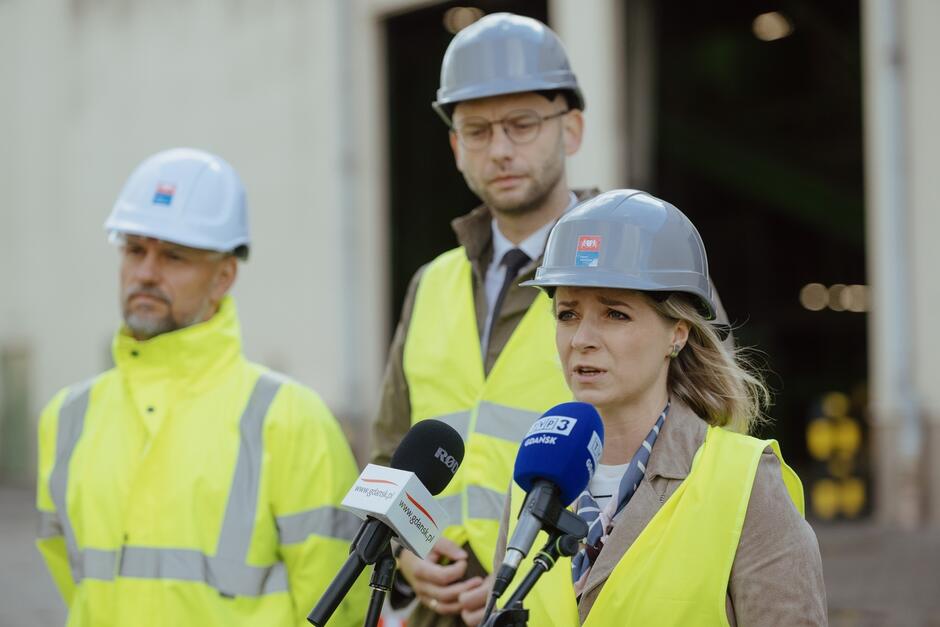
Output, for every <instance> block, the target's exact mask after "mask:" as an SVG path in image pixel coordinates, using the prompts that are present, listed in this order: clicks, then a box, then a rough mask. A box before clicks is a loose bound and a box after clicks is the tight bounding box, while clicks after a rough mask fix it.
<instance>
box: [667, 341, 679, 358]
mask: <svg viewBox="0 0 940 627" xmlns="http://www.w3.org/2000/svg"><path fill="white" fill-rule="evenodd" d="M678 356H679V345H678V344H673V345H672V352H671V353H669V359H675V358H676V357H678Z"/></svg>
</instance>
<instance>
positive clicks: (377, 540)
mask: <svg viewBox="0 0 940 627" xmlns="http://www.w3.org/2000/svg"><path fill="white" fill-rule="evenodd" d="M391 537H392V530H391V529H389V528H388V527H387V526H385V525H384V524H383V523H381V522H379V521H378V520H376V519H374V518H368V519H367V522H366V523H364V524H363V525H362V526H361V527H359V532H358V533H357V534H356V537H355V538H354V539H353V541H352V546H351V547H350V549H349V557H347V558H346V561H345V562H344V563H343V567H342V568H340V571H339V574H337V575H336V577H334V578H333V581H332V583H330V585H329V587H327V589H326V592H324V593H323V596H321V597H320V600H319V601H317V604H316V605H315V606H314V608H313V610H311V612H310V614H309V615H308V616H307V622H308V623H310V624H311V625H316V626H317V627H323V625H326V622H327V621H328V620H330V617H331V616H333V612H335V611H336V608H337V607H339V604H340V602H342V600H343V599H344V598H345V597H346V594H348V593H349V589H350V588H352V587H353V584H354V583H356V579H358V577H359V573H361V572H362V570H363V569H364V568H365V567H366V566H367V565H369V564H375V563H376V562H379V561H381V562H382V564H381V568H377V569H376V570H377V571H380V572H381V575H379V573H374V574H373V577H372V583H373V587H375V585H384V582H385V580H386V579H389V580H391V579H394V577H395V559H394V558H392V559H391V566H389V564H388V563H387V562H386V561H385V557H386V556H388V557H389V558H391V557H392V554H391V549H389V545H388V543H389V540H391ZM389 587H391V583H389ZM387 589H388V588H386V590H387ZM378 592H379V590H378V589H376V591H375V593H378ZM375 593H373V598H374V596H375ZM381 596H382V600H383V601H384V599H385V592H384V591H383V592H381ZM378 611H379V613H381V611H382V609H381V601H380V602H379V610H378ZM369 612H370V615H371V612H372V604H371V603H370V605H369ZM367 624H368V623H367ZM374 624H376V623H373V625H374Z"/></svg>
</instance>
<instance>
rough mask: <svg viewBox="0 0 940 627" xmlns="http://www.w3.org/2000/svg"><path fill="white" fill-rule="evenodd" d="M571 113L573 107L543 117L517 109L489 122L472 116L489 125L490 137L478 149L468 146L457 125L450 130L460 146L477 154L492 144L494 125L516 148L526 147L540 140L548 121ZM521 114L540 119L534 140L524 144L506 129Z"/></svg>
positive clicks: (527, 110) (480, 116) (537, 113)
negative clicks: (508, 123) (507, 123)
mask: <svg viewBox="0 0 940 627" xmlns="http://www.w3.org/2000/svg"><path fill="white" fill-rule="evenodd" d="M571 111H572V109H571V107H567V108H565V109H563V110H561V111H556V112H555V113H550V114H548V115H542V114H541V113H539V112H538V111H535V110H534V109H516V110H514V111H510V112H509V113H507V114H506V115H505V116H503V117H502V118H500V119H498V120H488V119H486V118H485V117H483V116H482V115H474V116H471V117H470V118H469V119H471V120H473V119H480V120H485V121H486V122H487V123H488V126H487V132H488V134H489V135H488V137H487V140H486V143H484V144H482V145H481V146H479V147H476V148H471V147H470V146H468V145H467V143H466V142H465V141H464V138H463V136H462V135H461V133H460V129H458V128H457V125H456V124H451V126H450V130H451V132H452V133H454V135H456V136H457V140H458V141H459V142H460V145H461V146H463V147H464V148H466V149H467V150H470V151H472V152H476V151H478V150H484V149H486V148H487V147H488V146H489V145H490V143H491V142H492V141H493V125H494V124H499V125H500V126H501V127H502V129H503V134H505V135H506V138H507V139H509V141H511V142H512V143H513V145H515V146H524V145H526V144H531V143H532V142H534V141H535V140H536V139H538V136H539V135H540V134H541V132H542V124H543V123H544V122H545V121H546V120H553V119H555V118H560V117H561V116H563V115H565V114H566V113H570V112H571ZM520 113H531V114H532V115H534V116H535V117H536V118H538V120H539V125H538V129H537V130H536V131H535V134H534V135H533V136H532V139H527V140H525V141H522V142H520V141H516V140H515V139H513V137H512V135H511V134H510V133H509V131H508V130H507V129H506V122H507V120H508V119H509V118H510V117H511V116H513V115H516V114H520ZM465 121H466V120H465ZM461 126H463V124H461Z"/></svg>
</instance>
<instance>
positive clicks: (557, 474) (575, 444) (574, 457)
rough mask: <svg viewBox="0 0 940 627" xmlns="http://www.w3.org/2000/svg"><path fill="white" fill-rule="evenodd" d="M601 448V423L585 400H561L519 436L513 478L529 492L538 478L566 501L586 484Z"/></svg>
mask: <svg viewBox="0 0 940 627" xmlns="http://www.w3.org/2000/svg"><path fill="white" fill-rule="evenodd" d="M603 449H604V423H603V422H601V417H600V414H598V413H597V410H596V409H594V407H593V406H592V405H589V404H587V403H577V402H572V403H562V404H561V405H556V406H555V407H552V408H551V409H549V410H548V411H547V412H545V413H544V414H542V417H541V418H539V419H538V420H536V421H535V422H534V423H533V424H532V427H531V428H530V429H529V432H528V433H527V434H526V436H525V437H524V438H522V444H520V445H519V453H518V454H517V455H516V467H515V471H514V472H513V479H515V481H516V483H517V484H518V485H519V487H520V488H522V489H523V490H525V491H526V492H529V491H530V490H531V489H532V486H533V484H534V483H535V482H536V481H538V480H539V479H544V480H545V481H549V482H551V483H553V484H555V485H556V486H558V490H559V497H560V498H561V501H562V503H564V504H565V506H568V505H570V504H571V503H572V502H574V500H575V499H576V498H578V495H579V494H581V492H583V491H584V489H585V488H586V487H587V485H588V482H589V481H590V480H591V476H592V475H593V474H594V470H595V469H596V468H597V464H598V463H599V462H600V459H601V452H602V451H603Z"/></svg>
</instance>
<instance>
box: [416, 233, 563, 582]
mask: <svg viewBox="0 0 940 627" xmlns="http://www.w3.org/2000/svg"><path fill="white" fill-rule="evenodd" d="M554 337H555V323H554V315H553V312H552V303H551V301H550V299H549V298H548V297H547V296H545V295H544V294H539V295H538V296H537V297H536V299H535V301H534V302H533V303H532V306H531V307H529V310H528V311H527V312H526V314H525V316H524V317H523V319H522V321H521V322H520V323H519V325H518V326H517V327H516V329H515V331H514V332H513V334H512V336H511V337H510V339H509V341H508V343H507V344H506V346H505V347H504V348H503V350H502V352H501V353H500V356H499V358H498V359H497V360H496V362H495V364H494V365H493V368H492V370H491V371H490V372H489V375H488V376H486V375H484V368H483V359H482V356H481V354H480V338H479V333H478V331H477V322H476V313H475V308H474V302H473V289H472V284H471V266H470V262H469V261H468V259H467V256H466V253H465V252H464V249H463V248H456V249H454V250H451V251H449V252H447V253H444V254H443V255H441V256H440V257H438V258H437V259H435V260H434V261H432V262H431V263H430V264H429V265H428V267H427V269H426V270H425V272H424V274H423V276H422V277H421V282H420V284H419V285H418V290H417V293H416V295H415V304H414V311H413V313H412V317H411V324H410V325H409V328H408V336H407V339H406V340H405V347H404V372H405V377H406V378H407V381H408V389H409V393H410V403H411V421H412V424H414V423H416V422H418V421H420V420H425V419H427V418H437V419H439V420H443V421H444V422H447V423H448V424H450V425H451V426H453V427H454V428H455V429H457V431H459V432H460V434H461V436H462V437H463V438H464V441H465V444H466V453H465V456H464V461H463V464H462V465H461V467H460V470H458V471H457V474H456V475H455V477H454V479H453V480H452V481H451V483H450V485H449V486H448V487H447V488H446V489H445V490H444V492H442V493H441V495H440V497H439V499H440V501H441V503H442V505H444V507H445V510H446V511H447V514H448V516H449V522H450V525H451V527H450V528H448V530H447V531H445V535H447V536H448V537H449V538H451V539H452V540H454V541H455V542H457V543H458V544H462V543H464V542H465V541H469V542H470V545H471V547H472V548H473V551H474V553H476V555H477V557H478V559H479V561H480V562H482V563H483V564H485V565H489V564H490V563H491V562H492V558H493V553H494V551H495V550H496V538H497V534H498V530H499V519H500V514H501V513H502V509H503V501H504V495H505V493H506V488H507V487H508V486H509V483H510V481H511V479H512V469H513V464H514V462H515V458H516V453H517V451H518V448H519V442H520V441H521V439H522V437H523V435H525V433H526V432H527V431H528V429H529V427H530V426H531V425H532V423H533V422H534V421H535V419H536V418H538V417H539V415H541V413H542V412H543V411H544V410H545V409H547V408H549V407H551V406H553V405H556V404H558V403H561V402H564V401H568V400H571V392H570V391H569V390H568V387H567V386H566V385H565V380H564V376H563V373H562V369H561V364H560V362H559V360H558V355H557V353H556V351H555V342H554Z"/></svg>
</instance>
